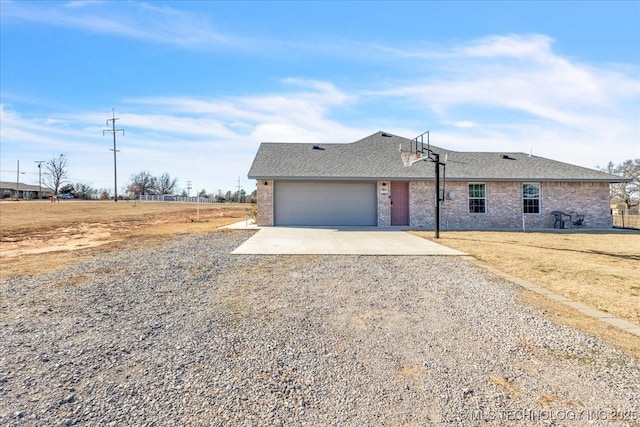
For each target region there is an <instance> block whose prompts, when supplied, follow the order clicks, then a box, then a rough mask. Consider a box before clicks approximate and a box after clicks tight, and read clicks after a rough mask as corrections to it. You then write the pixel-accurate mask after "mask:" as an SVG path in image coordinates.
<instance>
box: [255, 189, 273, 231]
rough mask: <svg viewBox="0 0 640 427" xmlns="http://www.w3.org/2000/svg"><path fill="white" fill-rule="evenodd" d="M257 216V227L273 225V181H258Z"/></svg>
mask: <svg viewBox="0 0 640 427" xmlns="http://www.w3.org/2000/svg"><path fill="white" fill-rule="evenodd" d="M257 189H258V195H257V202H258V214H257V216H256V224H257V225H259V226H271V225H273V180H266V179H259V180H258V185H257Z"/></svg>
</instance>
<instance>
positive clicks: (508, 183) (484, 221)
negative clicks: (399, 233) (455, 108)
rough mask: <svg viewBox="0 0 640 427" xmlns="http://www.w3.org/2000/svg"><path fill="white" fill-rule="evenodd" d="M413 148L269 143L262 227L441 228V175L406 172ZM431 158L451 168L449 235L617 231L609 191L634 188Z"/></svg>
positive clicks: (581, 174)
mask: <svg viewBox="0 0 640 427" xmlns="http://www.w3.org/2000/svg"><path fill="white" fill-rule="evenodd" d="M411 143H412V142H411V140H409V139H406V138H402V137H399V136H396V135H391V134H389V133H386V132H376V133H374V134H373V135H370V136H368V137H366V138H364V139H361V140H359V141H356V142H353V143H348V144H306V143H266V142H265V143H262V144H261V145H260V148H259V149H258V152H257V154H256V156H255V159H254V161H253V164H252V166H251V169H250V171H249V175H248V177H249V178H250V179H255V180H257V203H258V206H257V210H258V213H257V221H256V222H257V224H258V225H260V226H273V225H275V226H377V227H388V226H408V227H414V228H427V229H429V228H434V227H435V217H436V216H435V209H436V203H435V200H436V190H435V166H434V163H432V162H429V161H420V162H417V163H414V164H413V165H411V166H410V167H405V166H404V164H403V162H402V160H401V157H400V152H399V151H400V150H403V151H409V150H410V147H411ZM430 149H431V150H432V151H433V152H435V153H438V154H439V155H440V161H442V162H443V163H445V164H446V167H445V170H443V173H442V174H443V175H444V176H442V177H441V182H440V188H441V194H440V195H441V199H442V202H441V204H440V208H441V226H442V227H443V228H445V229H472V230H473V229H476V230H482V229H516V228H521V227H522V226H523V222H524V224H525V226H526V227H527V228H552V227H554V226H558V223H557V222H556V218H555V217H554V215H553V214H552V212H554V211H562V212H564V213H569V214H570V215H572V218H575V217H576V215H581V216H583V218H584V222H583V223H581V224H579V225H586V226H587V227H589V228H600V229H606V228H611V226H612V225H611V210H610V201H609V184H610V183H614V182H624V181H626V180H625V179H624V178H620V177H617V176H614V175H610V174H607V173H603V172H600V171H596V170H592V169H588V168H584V167H580V166H575V165H571V164H567V163H562V162H558V161H555V160H550V159H546V158H542V157H538V156H532V155H529V154H525V153H502V152H500V153H491V152H460V151H451V150H447V149H444V148H440V147H435V146H433V145H431V146H430ZM443 187H444V190H442V189H443ZM561 225H564V224H561ZM566 225H567V226H571V225H572V224H571V223H567V224H566Z"/></svg>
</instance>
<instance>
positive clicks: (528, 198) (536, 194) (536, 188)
mask: <svg viewBox="0 0 640 427" xmlns="http://www.w3.org/2000/svg"><path fill="white" fill-rule="evenodd" d="M522 212H523V213H540V184H523V185H522Z"/></svg>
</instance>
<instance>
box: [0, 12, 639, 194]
mask: <svg viewBox="0 0 640 427" xmlns="http://www.w3.org/2000/svg"><path fill="white" fill-rule="evenodd" d="M0 16H1V21H0V24H1V25H0V36H1V37H0V44H1V45H0V97H1V99H0V103H1V114H2V116H1V120H2V121H1V127H0V143H1V145H0V157H1V162H0V170H1V179H2V180H4V181H14V180H15V179H16V161H17V160H20V170H21V172H25V175H23V176H22V177H21V181H22V182H25V183H29V184H37V182H38V173H37V165H36V164H35V163H34V161H36V160H49V159H51V158H53V157H56V156H58V155H59V154H64V155H65V156H66V157H67V159H68V169H69V177H70V178H71V180H72V181H73V182H86V183H91V184H92V185H93V186H94V187H96V188H109V189H112V188H113V154H112V152H111V151H109V149H110V148H112V144H113V140H112V139H111V137H110V136H109V135H106V136H103V134H102V130H103V129H105V128H106V127H105V125H106V119H108V118H110V117H111V111H112V110H111V109H112V108H115V111H116V116H117V117H119V118H120V120H119V121H118V122H117V125H118V127H119V128H123V129H125V135H124V136H118V149H119V150H120V152H119V153H118V183H119V185H118V186H119V187H120V188H119V192H120V191H121V188H122V187H123V186H124V185H125V184H126V183H127V182H128V181H129V178H130V177H131V175H132V174H135V173H137V172H140V171H143V170H148V171H150V172H151V173H152V174H154V175H159V174H161V173H163V172H168V173H169V174H171V175H172V176H175V177H177V178H178V180H179V181H178V186H179V187H180V188H185V187H186V185H187V181H191V182H192V183H193V187H194V189H198V190H199V189H202V188H205V189H206V190H207V191H208V192H217V190H218V189H222V190H223V191H226V190H229V189H233V188H234V187H235V186H236V185H237V180H238V177H240V179H241V184H242V186H243V188H244V189H245V190H247V191H248V192H250V191H252V190H253V189H254V188H255V183H254V182H253V181H250V180H248V179H247V178H246V175H247V172H248V170H249V167H250V165H251V161H252V160H253V156H254V155H255V152H256V150H257V148H258V145H259V144H260V142H263V141H278V142H325V143H326V142H345V143H346V142H352V141H355V140H358V139H361V138H363V137H365V136H368V135H370V134H372V133H374V132H376V131H378V130H384V131H387V132H391V133H395V134H397V135H401V136H405V137H407V138H412V137H414V136H416V135H418V134H420V133H422V132H424V131H426V130H429V131H430V132H431V142H432V144H434V145H438V146H442V147H445V148H448V149H453V150H459V151H498V152H507V151H508V152H512V151H515V152H525V153H529V152H533V154H534V155H538V156H542V157H547V158H552V159H555V160H559V161H563V162H568V163H573V164H577V165H581V166H585V167H590V168H594V167H596V166H597V165H600V166H604V165H606V163H608V162H609V161H610V160H611V161H613V162H614V163H619V162H622V161H623V160H625V159H630V158H639V157H640V2H638V1H625V2H615V1H606V2H605V1H603V2H598V1H584V2H580V1H570V2H551V1H548V2H547V1H545V2H479V1H470V2H465V1H458V2H456V1H452V2H337V1H333V2H249V1H246V2H213V1H199V2H188V1H182V2H134V1H89V0H88V1H68V2H54V1H46V2H36V1H2V2H0ZM398 161H400V158H398ZM192 194H193V190H192Z"/></svg>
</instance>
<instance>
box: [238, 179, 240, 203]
mask: <svg viewBox="0 0 640 427" xmlns="http://www.w3.org/2000/svg"><path fill="white" fill-rule="evenodd" d="M238 203H240V177H238Z"/></svg>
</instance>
